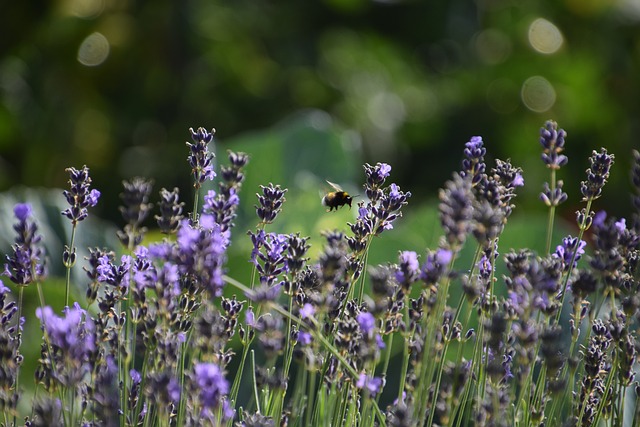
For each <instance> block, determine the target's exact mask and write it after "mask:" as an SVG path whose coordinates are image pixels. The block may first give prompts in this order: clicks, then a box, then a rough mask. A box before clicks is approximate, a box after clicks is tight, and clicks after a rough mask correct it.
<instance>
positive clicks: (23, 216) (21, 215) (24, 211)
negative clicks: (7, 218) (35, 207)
mask: <svg viewBox="0 0 640 427" xmlns="http://www.w3.org/2000/svg"><path fill="white" fill-rule="evenodd" d="M31 212H32V210H31V205H30V204H28V203H18V204H17V205H15V206H14V208H13V214H14V215H15V216H16V218H18V221H21V222H24V221H26V220H27V218H28V217H29V216H31Z"/></svg>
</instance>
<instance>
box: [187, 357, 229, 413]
mask: <svg viewBox="0 0 640 427" xmlns="http://www.w3.org/2000/svg"><path fill="white" fill-rule="evenodd" d="M194 371H195V381H196V385H197V387H198V395H199V398H200V404H201V405H202V407H203V408H206V409H215V408H218V407H219V406H220V404H221V403H222V398H223V397H224V396H225V395H226V394H227V393H228V392H229V383H228V382H227V380H226V379H225V378H224V375H223V373H222V370H221V369H220V368H219V367H218V365H216V364H214V363H197V364H196V365H195V367H194Z"/></svg>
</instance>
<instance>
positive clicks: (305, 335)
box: [298, 331, 313, 346]
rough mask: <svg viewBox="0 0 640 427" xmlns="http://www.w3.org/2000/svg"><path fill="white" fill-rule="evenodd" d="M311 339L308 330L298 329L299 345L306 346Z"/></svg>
mask: <svg viewBox="0 0 640 427" xmlns="http://www.w3.org/2000/svg"><path fill="white" fill-rule="evenodd" d="M312 341H313V340H312V337H311V334H310V333H309V332H305V331H298V342H299V343H300V345H302V346H307V345H309V344H311V342H312Z"/></svg>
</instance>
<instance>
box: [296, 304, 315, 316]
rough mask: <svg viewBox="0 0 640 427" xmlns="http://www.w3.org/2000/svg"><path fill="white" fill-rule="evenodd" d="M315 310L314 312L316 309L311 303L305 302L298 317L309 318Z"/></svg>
mask: <svg viewBox="0 0 640 427" xmlns="http://www.w3.org/2000/svg"><path fill="white" fill-rule="evenodd" d="M315 312H316V309H315V308H313V306H312V305H311V304H309V303H306V304H305V305H303V306H302V308H301V309H300V317H301V318H303V319H310V318H312V317H313V315H314V314H315Z"/></svg>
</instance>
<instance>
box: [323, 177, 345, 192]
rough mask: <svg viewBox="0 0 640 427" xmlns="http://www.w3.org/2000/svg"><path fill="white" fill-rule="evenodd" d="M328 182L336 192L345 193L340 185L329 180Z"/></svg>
mask: <svg viewBox="0 0 640 427" xmlns="http://www.w3.org/2000/svg"><path fill="white" fill-rule="evenodd" d="M326 181H327V184H329V185H330V186H331V187H333V189H334V190H336V191H344V190H343V189H342V187H340V186H339V185H338V184H336V183H334V182H331V181H329V180H328V179H327V180H326Z"/></svg>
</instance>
